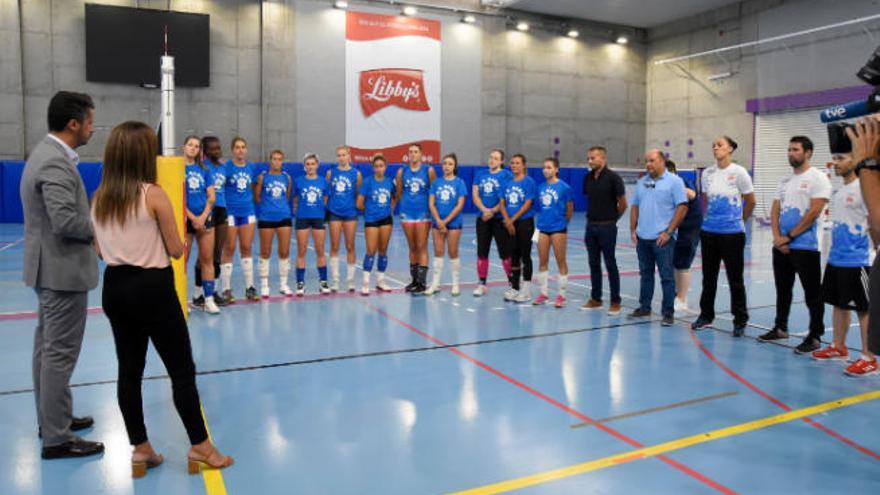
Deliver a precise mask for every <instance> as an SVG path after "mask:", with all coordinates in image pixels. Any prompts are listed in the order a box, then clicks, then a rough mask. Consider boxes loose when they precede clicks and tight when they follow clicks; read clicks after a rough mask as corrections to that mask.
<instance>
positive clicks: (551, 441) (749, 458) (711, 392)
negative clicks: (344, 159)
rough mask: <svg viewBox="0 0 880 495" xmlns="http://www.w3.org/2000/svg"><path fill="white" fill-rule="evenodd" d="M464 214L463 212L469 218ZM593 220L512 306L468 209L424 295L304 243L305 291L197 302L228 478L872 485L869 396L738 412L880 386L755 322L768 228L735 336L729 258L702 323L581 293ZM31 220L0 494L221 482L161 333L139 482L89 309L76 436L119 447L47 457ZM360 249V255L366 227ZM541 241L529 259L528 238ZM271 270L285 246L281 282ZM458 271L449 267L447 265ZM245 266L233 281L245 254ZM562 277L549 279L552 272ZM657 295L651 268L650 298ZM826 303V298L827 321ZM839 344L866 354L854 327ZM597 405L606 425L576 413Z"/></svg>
mask: <svg viewBox="0 0 880 495" xmlns="http://www.w3.org/2000/svg"><path fill="white" fill-rule="evenodd" d="M627 218H628V217H627ZM466 225H468V226H472V225H473V217H468V218H467V219H466ZM627 225H628V222H627V221H626V220H624V221H621V222H620V227H621V231H620V235H619V241H620V242H621V243H622V245H621V246H620V247H619V249H618V262H619V265H620V269H621V272H622V289H623V293H624V294H625V296H624V306H625V311H626V312H628V311H629V310H631V309H632V308H633V307H634V302H635V300H636V297H637V296H638V286H639V278H638V276H637V267H638V264H637V260H636V255H635V250H634V249H633V248H632V247H631V246H630V245H629V235H628V232H627ZM583 230H584V219H583V216H582V214H576V216H575V219H574V220H573V221H572V224H571V226H570V240H569V252H568V260H569V266H570V270H571V282H570V285H569V303H568V306H567V307H566V308H564V309H554V308H553V307H552V306H543V307H532V306H530V305H516V304H513V303H505V302H504V301H503V300H502V297H501V293H502V291H503V289H504V287H505V286H506V282H505V281H504V276H503V272H502V270H501V268H500V266H499V265H498V263H497V262H495V263H494V264H493V266H492V268H491V271H490V279H491V280H493V281H495V283H493V284H492V289H491V290H490V293H489V296H488V297H484V298H480V299H478V298H474V297H472V296H471V289H472V288H473V285H472V284H468V283H469V282H473V281H474V280H475V251H476V246H475V241H474V231H473V228H470V227H469V228H466V229H465V231H464V234H463V237H462V249H461V252H462V255H461V256H462V260H463V263H462V281H463V282H465V286H464V287H463V291H462V295H461V296H460V297H458V298H452V297H450V295H449V292H448V286H447V287H446V290H444V292H441V293H440V294H438V295H435V296H433V297H411V296H409V295H406V294H404V293H402V291H400V290H398V291H395V292H393V293H390V294H384V295H377V294H373V295H371V296H370V297H361V296H360V295H349V294H347V293H345V294H338V295H332V296H319V295H316V294H315V293H316V289H317V281H316V271H315V269H314V261H313V259H312V258H311V257H312V256H313V254H314V253H313V252H311V251H310V259H309V262H308V263H309V264H308V266H309V270H308V274H307V277H308V278H307V280H308V282H307V290H308V291H309V295H308V296H307V297H305V298H303V299H284V298H281V297H273V298H272V299H270V300H269V301H267V302H259V303H254V304H243V303H238V304H236V305H234V306H231V307H228V308H224V309H223V311H222V313H221V314H220V315H219V316H209V315H207V314H204V313H201V312H193V313H191V315H190V320H189V321H190V334H191V337H192V342H193V350H194V353H195V360H196V363H197V367H198V370H199V373H200V376H199V378H198V383H199V388H200V392H201V398H202V404H203V408H204V411H205V415H206V418H207V421H208V426H209V428H210V431H211V434H212V436H213V438H214V439H215V441H216V442H217V444H218V446H220V447H221V448H222V449H223V450H224V452H227V453H228V454H230V455H232V456H234V457H235V460H236V464H235V466H233V467H232V468H230V469H228V470H225V471H223V472H222V483H223V485H224V486H225V490H226V492H228V493H235V494H257V493H259V494H291V493H296V494H349V493H350V494H372V493H395V494H397V493H399V494H422V493H445V492H455V491H461V490H469V489H474V488H480V487H484V486H485V485H491V484H495V483H498V482H504V481H508V480H517V479H520V478H523V477H527V476H531V475H535V474H541V473H545V472H548V471H550V472H552V473H555V474H552V475H549V476H547V477H546V479H535V478H529V479H528V480H529V481H528V482H527V483H521V484H517V483H516V482H514V483H512V484H510V485H502V486H496V487H495V488H497V489H498V490H497V491H504V490H505V489H514V488H521V490H520V492H522V493H542V494H544V493H548V494H549V493H552V494H568V493H603V494H626V493H651V494H656V493H675V494H681V493H707V494H710V493H719V492H720V493H823V494H827V493H876V492H878V490H880V454H878V452H880V428H878V427H877V420H878V418H880V402H878V401H876V400H861V399H860V400H861V401H860V402H857V403H854V404H846V405H843V406H841V405H838V406H835V407H832V408H823V410H822V412H819V413H817V414H815V415H812V416H809V417H808V418H799V419H798V418H795V419H791V420H786V421H783V422H780V423H778V424H773V425H770V426H766V427H762V428H754V427H747V426H746V427H741V426H740V425H743V424H747V423H749V422H751V421H754V420H759V419H763V418H767V417H771V416H776V415H779V414H782V413H786V412H787V411H797V410H799V409H802V408H806V407H810V406H814V405H817V404H823V403H827V402H829V401H835V400H838V399H844V398H848V397H853V396H859V397H862V396H863V395H864V394H866V393H869V392H875V391H877V390H878V389H880V377H876V376H875V377H868V378H863V379H856V378H849V377H846V376H844V375H843V374H842V369H843V366H844V365H843V364H842V363H840V362H836V363H818V362H815V361H813V360H811V359H809V358H808V357H805V356H797V355H795V354H794V353H793V352H792V348H793V346H794V345H796V344H797V343H799V342H800V337H792V339H791V341H790V342H788V343H786V344H784V345H778V344H761V343H758V342H757V341H756V339H755V337H756V336H757V335H759V334H760V333H762V332H764V331H765V330H766V329H768V328H769V327H770V326H772V323H773V317H774V303H775V291H774V285H773V275H772V269H771V266H770V231H769V229H768V228H766V227H758V226H754V227H753V229H752V230H751V232H750V234H749V244H748V247H747V253H746V259H747V261H748V262H749V266H748V267H747V269H746V280H747V284H748V296H749V306H750V314H751V322H750V323H751V325H750V327H749V329H748V332H747V338H743V339H734V338H733V337H732V336H731V333H730V331H731V328H732V324H731V321H730V314H729V313H724V312H725V311H728V308H729V301H728V292H727V286H726V283H725V279H724V275H723V274H722V276H721V282H720V284H719V291H718V292H719V293H718V300H717V308H718V310H719V311H720V312H719V316H718V319H716V327H717V328H716V329H714V330H706V331H703V332H699V333H696V334H694V333H692V332H691V331H690V330H689V325H688V323H689V322H690V321H691V320H692V319H693V317H694V316H695V315H685V314H677V315H676V316H677V317H678V324H676V325H675V326H673V327H670V328H662V327H661V326H660V324H659V319H658V318H657V317H654V318H651V319H650V320H629V319H627V318H626V316H625V315H624V314H622V315H620V316H615V317H610V316H607V315H606V314H605V311H593V312H585V311H581V310H580V309H579V307H580V305H581V304H582V303H583V302H584V298H585V295H586V294H587V293H588V290H589V286H590V280H589V277H588V276H587V274H588V273H589V270H588V267H587V260H586V252H585V250H584V247H583V243H582V241H581V239H582V237H583ZM21 237H22V227H21V226H20V225H0V293H2V297H0V332H2V333H0V335H2V341H3V345H2V347H0V438H2V439H3V441H2V442H0V487H3V488H2V492H3V493H5V494H13V493H15V494H18V493H111V494H116V493H143V494H156V493H161V494H178V493H206V492H207V493H222V492H221V491H218V490H217V488H216V485H210V486H208V485H206V482H205V480H203V478H202V476H188V475H187V474H186V464H185V455H186V451H187V448H188V445H187V441H186V435H185V433H184V431H183V428H182V425H181V423H180V421H179V420H178V418H177V415H176V412H175V410H174V407H173V405H172V401H171V390H170V384H169V381H168V380H167V379H166V378H165V377H164V374H165V371H164V369H163V367H162V364H161V362H160V361H159V359H158V357H157V356H156V354H155V353H154V352H153V351H150V356H149V357H148V364H147V370H146V374H147V377H148V379H147V380H146V381H145V382H144V405H145V409H146V419H147V426H148V429H149V433H150V436H151V440H152V441H153V444H154V446H155V447H156V448H157V450H158V451H160V452H162V453H163V454H164V455H165V458H166V463H165V464H164V465H162V466H161V467H159V468H157V469H155V470H154V471H151V472H150V473H149V474H148V476H147V477H146V478H144V479H141V480H137V481H133V480H132V479H131V477H130V466H129V455H130V448H129V446H128V445H127V443H128V442H127V438H126V435H125V430H124V428H123V425H122V418H121V415H120V413H119V410H118V408H117V405H116V387H115V382H114V380H115V378H116V360H115V354H114V349H113V342H112V337H111V334H110V329H109V324H108V322H107V319H106V318H105V317H104V316H103V314H101V312H100V311H99V310H97V309H96V310H95V311H93V312H92V314H90V316H89V319H88V326H87V329H86V336H85V343H84V346H83V351H82V355H81V357H80V360H79V363H78V365H77V368H76V372H75V373H74V376H73V383H74V387H75V388H74V392H73V393H74V402H75V406H74V409H75V412H76V413H77V414H79V415H85V414H89V415H92V416H94V417H95V420H96V425H95V427H94V428H93V429H92V430H91V431H86V432H85V434H84V437H86V438H89V439H95V440H100V441H102V442H104V443H105V444H106V446H107V450H106V452H105V454H104V455H103V457H95V458H88V459H83V460H60V461H41V460H40V458H39V453H40V445H39V442H38V440H37V437H36V425H35V418H34V406H33V394H32V392H31V387H32V385H31V372H30V356H31V346H32V338H33V335H32V334H33V328H34V325H35V314H34V313H33V312H34V310H35V309H36V302H35V296H34V294H33V293H32V292H31V291H30V290H29V289H27V288H26V287H25V286H24V285H23V284H22V283H21V282H20V278H21V258H22V243H21ZM357 246H358V254H359V256H358V258H359V259H358V262H360V258H361V257H362V256H363V236H362V234H361V233H360V230H359V233H358V245H357ZM255 251H256V249H255ZM389 254H390V256H389V258H390V260H391V263H390V267H389V275H390V278H391V280H392V284H393V286H394V287H401V286H402V283H401V282H400V281H402V280H404V279H406V278H407V277H408V273H407V272H408V266H407V263H408V261H407V255H406V243H405V240H404V237H403V234H402V232H401V230H400V227H399V224H398V225H396V226H395V232H394V236H393V238H392V246H391V248H390V253H389ZM492 256H493V260H494V258H495V257H496V255H495V252H494V247H493V255H492ZM533 258H534V259H535V267H536V270H537V252H536V251H535V253H534V254H533ZM700 263H701V261H700V259H699V258H697V259H696V260H695V263H694V269H693V280H692V286H691V292H690V306H691V308H695V307H696V306H697V302H698V298H699V292H700V286H701V272H700V269H699V267H700ZM343 265H344V260H343ZM276 269H277V266H276V264H275V262H274V261H273V263H272V276H271V279H270V281H271V283H272V287H273V291H275V290H277V276H276V275H275V271H276ZM446 270H447V271H446V273H445V274H444V278H443V281H444V283H446V282H448V281H449V273H448V263H447V268H446ZM342 271H343V273H344V268H343V270H342ZM551 273H555V264H554V263H553V262H552V261H551ZM357 280H358V282H359V281H360V272H358V275H357ZM374 280H375V278H374ZM233 285H234V286H235V287H236V288H237V290H236V295H237V297H239V298H240V297H241V295H242V292H243V287H242V285H243V282H242V278H241V272H240V268H239V266H238V264H237V263H236V265H235V273H234V276H233ZM550 286H551V290H555V281H551V284H550ZM604 286H605V288H606V290H607V287H608V286H607V281H606V282H605V284H604ZM659 300H660V290H659V284H658V288H657V291H656V293H655V309H658V308H659ZM606 301H607V299H606ZM802 301H803V296H802V293H801V290H800V288H799V287H798V288H796V291H795V304H794V305H793V308H792V318H791V325H790V327H791V330H792V332H793V333H795V334H800V335H802V334H803V332H805V331H806V323H807V310H806V307H805V306H804V305H803V302H802ZM132 304H137V301H132ZM90 306H91V307H94V308H99V306H100V288H99V289H98V290H95V291H93V292H92V293H91V294H90ZM830 322H831V311H830V308H828V310H827V311H826V327H829V332H828V333H827V334H826V340H827V339H828V338H830V325H831V323H830ZM848 344H849V346H850V348H851V349H852V351H851V357H852V359H855V358H857V357H858V349H860V346H861V344H860V341H859V336H858V329H857V328H855V327H854V328H852V330H851V332H850V338H849V339H848ZM874 398H876V396H872V397H871V399H874ZM620 416H623V417H620ZM603 420H604V421H603ZM589 421H599V422H600V423H592V424H588V425H583V423H584V422H589ZM578 425H580V426H578ZM718 429H726V430H725V431H727V432H728V433H730V432H732V433H730V434H729V435H728V436H724V435H720V436H709V437H704V438H703V440H702V441H701V442H700V443H696V444H693V445H688V444H682V443H681V442H678V443H673V444H672V445H673V447H672V448H671V450H667V451H664V452H665V454H664V455H661V456H651V455H649V456H647V457H640V456H626V455H624V456H622V457H617V458H616V459H615V460H614V461H613V462H606V463H604V464H602V463H597V464H596V465H595V466H593V467H592V468H590V469H589V470H587V471H586V472H584V471H583V470H582V471H577V470H574V471H571V472H563V473H559V472H555V471H554V470H557V469H559V468H565V467H568V466H576V465H581V464H583V463H586V462H589V461H593V460H599V459H604V458H607V457H609V456H615V455H618V454H626V453H627V452H631V451H634V450H636V449H639V448H642V447H650V446H654V445H658V444H664V443H667V442H670V441H675V440H679V439H682V438H685V437H691V436H693V435H697V434H702V433H705V432H710V431H712V430H718ZM488 492H489V491H485V492H483V493H488ZM475 493H479V492H475Z"/></svg>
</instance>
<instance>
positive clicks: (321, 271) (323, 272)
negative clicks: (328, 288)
mask: <svg viewBox="0 0 880 495" xmlns="http://www.w3.org/2000/svg"><path fill="white" fill-rule="evenodd" d="M318 279H319V280H320V281H321V282H326V281H327V265H324V266H319V267H318Z"/></svg>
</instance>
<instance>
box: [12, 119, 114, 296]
mask: <svg viewBox="0 0 880 495" xmlns="http://www.w3.org/2000/svg"><path fill="white" fill-rule="evenodd" d="M20 188H21V203H22V206H23V207H24V268H23V271H24V282H25V284H27V285H28V286H30V287H35V288H43V289H52V290H58V291H74V292H85V291H88V290H89V289H94V288H95V287H96V286H97V285H98V261H97V256H96V254H95V250H94V247H93V246H92V236H93V234H92V224H91V219H90V216H89V199H88V196H87V195H86V189H85V186H84V185H83V181H82V178H81V177H80V175H79V171H78V170H77V169H76V164H75V163H73V161H72V160H71V159H70V157H68V156H67V153H65V151H64V148H63V147H62V146H61V145H60V144H59V143H57V142H56V141H55V140H53V139H52V138H50V137H48V136H46V137H45V138H44V139H43V141H41V142H40V144H38V145H37V147H36V148H34V150H33V152H32V153H31V156H30V157H29V158H28V161H27V164H25V167H24V174H23V175H22V178H21V186H20Z"/></svg>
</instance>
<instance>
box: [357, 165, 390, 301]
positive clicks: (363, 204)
mask: <svg viewBox="0 0 880 495" xmlns="http://www.w3.org/2000/svg"><path fill="white" fill-rule="evenodd" d="M387 167H388V166H387V164H386V162H385V157H384V156H382V155H376V156H374V157H373V175H371V176H369V177H367V178H366V179H364V181H363V184H361V187H360V189H359V191H358V193H359V194H358V199H357V207H358V209H359V210H362V211H363V212H364V237H365V239H366V244H367V253H366V254H365V255H364V285H363V287H362V288H361V294H362V295H365V296H367V295H369V294H370V272H372V271H373V261H374V260H375V259H376V253H377V252H378V253H379V260H378V261H379V262H378V265H377V266H376V269H377V273H376V289H377V290H379V291H380V292H387V291H389V290H391V289H389V288H388V286H387V285H385V269H386V268H388V241H389V240H390V239H391V230H392V228H393V225H394V220H393V218H394V207H395V206H396V205H397V196H396V195H395V186H394V181H392V180H391V178H389V177H386V176H385V170H386V169H387Z"/></svg>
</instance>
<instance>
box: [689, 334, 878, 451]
mask: <svg viewBox="0 0 880 495" xmlns="http://www.w3.org/2000/svg"><path fill="white" fill-rule="evenodd" d="M688 332H689V333H690V336H691V340H693V342H694V344H696V346H697V348H699V349H700V351H702V353H703V354H705V355H706V357H708V358H709V360H710V361H712V362H713V363H715V364H716V365H717V366H718V367H719V368H721V369H722V370H724V372H725V373H727V374H728V375H730V376H731V377H733V379H734V380H736V381H738V382H740V383H741V384H743V385H745V386H746V387H747V388H748V389H749V390H751V391H752V392H755V393H756V394H758V395H760V396H761V397H763V398H765V399H767V400H768V401H769V402H771V403H773V404H774V405H776V406H777V407H779V408H780V409H782V410H783V411H791V410H792V408H791V407H790V406H789V405H788V404H786V403H784V402H782V401H781V400H779V399H777V398H775V397H773V396H772V395H770V394H769V393H767V392H765V391H764V390H762V389H760V388H759V387H758V386H757V385H755V384H754V383H752V382H750V381H748V380H746V379H745V378H743V377H742V376H740V375H739V374H738V373H737V372H735V371H733V370H732V369H730V368H729V367H728V366H727V365H725V364H724V363H722V362H721V360H719V359H718V358H717V357H715V355H714V354H712V351H710V350H709V349H708V348H707V347H706V346H705V345H703V342H701V341H700V339H698V338H697V335H696V334H695V333H694V331H693V330H691V329H690V328H688ZM801 420H802V421H804V422H805V423H807V424H808V425H810V426H813V427H814V428H817V429H818V430H820V431H822V432H823V433H826V434H827V435H829V436H831V437H832V438H835V439H837V440H839V441H841V442H843V443H844V444H846V445H849V446H850V447H852V448H854V449H856V450H858V451H859V452H861V453H863V454H865V455H867V456H869V457H873V458H874V459H875V460H878V461H880V454H878V453H877V452H874V451H873V450H871V449H869V448H867V447H864V446H862V445H859V444H858V443H856V442H855V441H853V440H850V439H849V438H847V437H845V436H843V435H841V434H840V433H837V432H836V431H834V430H832V429H830V428H828V427H827V426H825V425H823V424H820V423H817V422H816V421H814V420H813V419H812V418H809V417H806V418H801Z"/></svg>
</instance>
